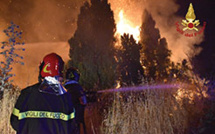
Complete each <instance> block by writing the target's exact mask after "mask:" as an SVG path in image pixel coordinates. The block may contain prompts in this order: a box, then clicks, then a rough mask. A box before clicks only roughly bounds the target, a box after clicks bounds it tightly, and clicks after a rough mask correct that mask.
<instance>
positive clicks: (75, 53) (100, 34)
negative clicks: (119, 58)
mask: <svg viewBox="0 0 215 134" xmlns="http://www.w3.org/2000/svg"><path fill="white" fill-rule="evenodd" d="M114 32H115V22H114V18H113V12H112V10H111V9H110V4H108V3H107V0H91V4H90V3H89V2H86V3H85V4H84V5H83V6H82V7H81V10H80V14H79V16H78V21H77V30H76V32H75V34H74V36H73V37H72V38H71V39H70V40H69V44H70V58H71V61H70V66H74V67H76V68H78V69H79V71H80V72H81V78H80V82H81V84H82V85H83V86H84V87H85V88H86V89H104V88H110V87H112V86H113V85H114V82H115V68H116V65H115V63H116V61H115V58H114V55H115V48H114Z"/></svg>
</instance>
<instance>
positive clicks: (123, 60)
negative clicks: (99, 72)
mask: <svg viewBox="0 0 215 134" xmlns="http://www.w3.org/2000/svg"><path fill="white" fill-rule="evenodd" d="M121 44H122V48H121V49H120V50H119V51H118V57H117V59H118V70H119V72H120V85H122V86H124V85H126V86H129V85H132V84H135V85H138V84H140V83H141V80H142V78H143V77H144V70H143V68H142V65H141V63H140V50H141V45H140V44H137V43H136V41H135V40H134V38H133V36H132V35H131V36H129V34H124V35H123V36H121Z"/></svg>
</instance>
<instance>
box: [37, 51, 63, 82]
mask: <svg viewBox="0 0 215 134" xmlns="http://www.w3.org/2000/svg"><path fill="white" fill-rule="evenodd" d="M63 66H64V62H63V60H62V58H61V57H60V56H59V55H57V54H56V53H50V54H48V55H46V56H45V57H44V58H43V62H42V63H41V65H40V75H41V77H42V78H44V77H46V76H52V77H54V76H63Z"/></svg>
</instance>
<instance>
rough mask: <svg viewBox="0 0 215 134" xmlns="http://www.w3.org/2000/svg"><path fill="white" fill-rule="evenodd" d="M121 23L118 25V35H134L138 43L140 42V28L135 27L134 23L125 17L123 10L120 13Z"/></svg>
mask: <svg viewBox="0 0 215 134" xmlns="http://www.w3.org/2000/svg"><path fill="white" fill-rule="evenodd" d="M118 16H119V21H118V23H117V25H116V29H117V31H116V34H119V35H123V34H124V33H126V34H130V35H133V37H134V39H135V40H136V41H137V42H138V41H139V40H140V30H139V29H140V26H134V24H133V23H132V22H130V21H129V20H127V19H126V18H125V17H124V15H123V10H121V11H120V12H119V15H118Z"/></svg>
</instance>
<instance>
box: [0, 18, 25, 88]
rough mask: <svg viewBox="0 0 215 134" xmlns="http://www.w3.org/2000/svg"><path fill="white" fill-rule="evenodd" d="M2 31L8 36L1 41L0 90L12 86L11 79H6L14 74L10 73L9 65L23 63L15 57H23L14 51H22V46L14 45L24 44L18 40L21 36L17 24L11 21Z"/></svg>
mask: <svg viewBox="0 0 215 134" xmlns="http://www.w3.org/2000/svg"><path fill="white" fill-rule="evenodd" d="M4 33H5V34H6V35H7V37H8V41H4V42H2V46H1V49H2V51H1V52H0V54H1V55H3V56H4V58H5V62H4V61H1V63H0V72H1V76H0V81H1V83H0V88H1V89H0V91H3V90H5V89H6V88H8V87H10V86H12V84H11V82H12V80H10V81H9V80H8V79H9V78H10V77H12V76H14V75H15V74H12V73H11V70H12V67H11V65H12V64H13V63H20V64H24V63H23V62H21V61H19V60H16V59H17V58H20V59H23V57H22V56H20V55H18V54H17V53H16V51H17V50H21V51H24V50H25V49H23V48H17V47H15V46H16V45H24V42H20V39H21V38H22V36H21V35H22V32H21V31H20V30H19V26H18V25H15V24H14V23H12V22H11V26H9V27H8V28H7V29H6V30H4Z"/></svg>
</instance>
